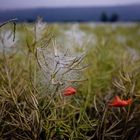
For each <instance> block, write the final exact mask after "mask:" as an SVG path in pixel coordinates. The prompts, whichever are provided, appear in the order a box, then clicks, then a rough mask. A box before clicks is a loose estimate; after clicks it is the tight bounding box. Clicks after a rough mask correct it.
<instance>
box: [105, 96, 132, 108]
mask: <svg viewBox="0 0 140 140" xmlns="http://www.w3.org/2000/svg"><path fill="white" fill-rule="evenodd" d="M131 103H132V99H128V100H121V99H120V97H119V96H115V97H114V100H113V101H112V102H111V103H109V104H108V105H109V106H112V107H124V106H128V105H130V104H131Z"/></svg>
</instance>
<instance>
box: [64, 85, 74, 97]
mask: <svg viewBox="0 0 140 140" xmlns="http://www.w3.org/2000/svg"><path fill="white" fill-rule="evenodd" d="M75 93H76V89H75V88H73V87H67V88H66V89H65V90H64V94H63V95H64V96H71V95H73V94H75Z"/></svg>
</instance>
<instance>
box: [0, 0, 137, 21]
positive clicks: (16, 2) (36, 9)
mask: <svg viewBox="0 0 140 140" xmlns="http://www.w3.org/2000/svg"><path fill="white" fill-rule="evenodd" d="M139 13H140V0H123V1H122V0H98V1H95V0H40V1H36V0H30V1H28V0H24V1H22V0H10V1H9V0H0V21H6V20H9V19H11V18H18V20H19V21H28V22H32V21H34V20H35V19H36V18H37V16H41V17H43V19H44V20H46V21H48V22H71V21H79V22H85V21H86V22H87V21H140V14H139Z"/></svg>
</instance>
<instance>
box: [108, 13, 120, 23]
mask: <svg viewBox="0 0 140 140" xmlns="http://www.w3.org/2000/svg"><path fill="white" fill-rule="evenodd" d="M118 19H119V16H118V15H117V14H116V13H114V14H112V16H111V18H110V21H111V22H115V21H118Z"/></svg>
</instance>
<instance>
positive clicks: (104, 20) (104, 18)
mask: <svg viewBox="0 0 140 140" xmlns="http://www.w3.org/2000/svg"><path fill="white" fill-rule="evenodd" d="M101 21H103V22H106V21H108V16H107V14H106V13H105V12H103V13H102V14H101Z"/></svg>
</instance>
